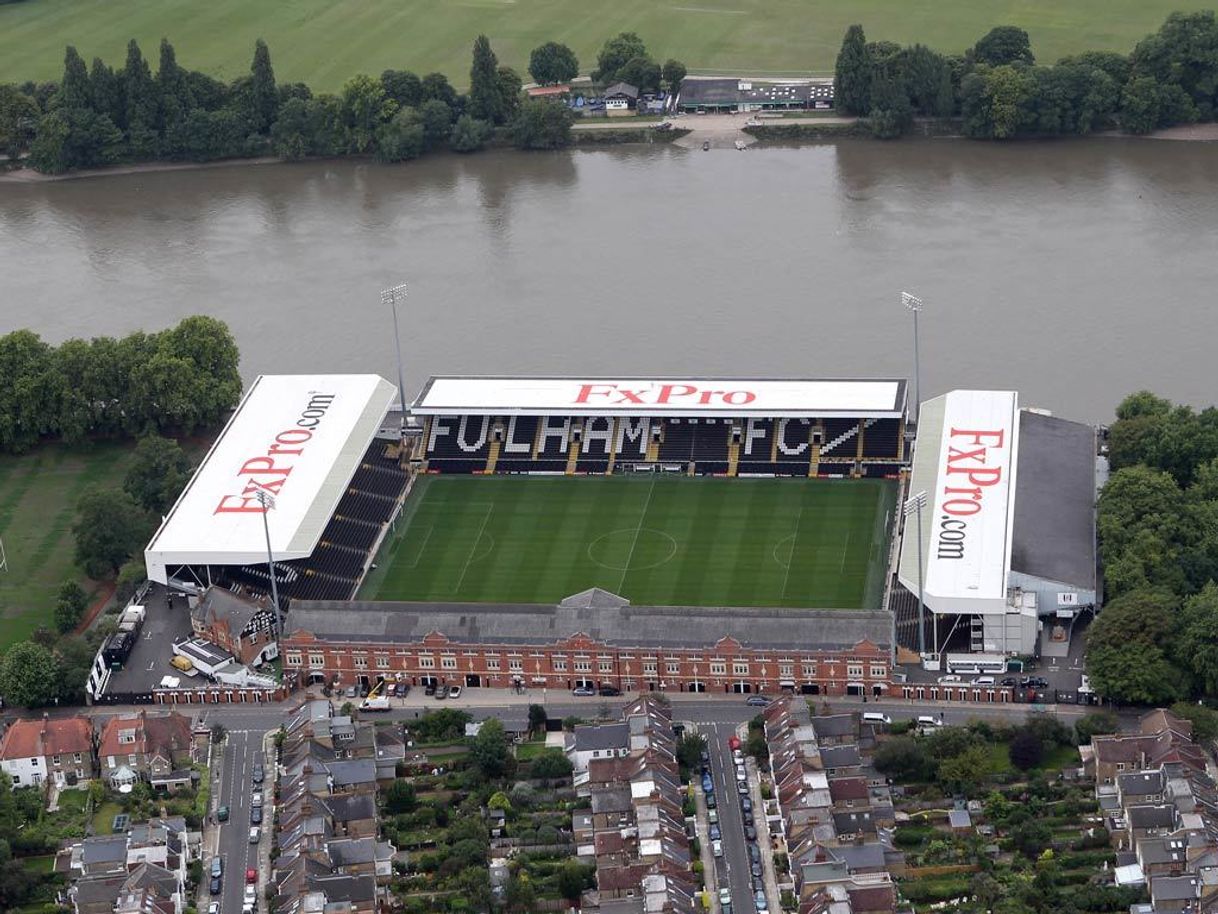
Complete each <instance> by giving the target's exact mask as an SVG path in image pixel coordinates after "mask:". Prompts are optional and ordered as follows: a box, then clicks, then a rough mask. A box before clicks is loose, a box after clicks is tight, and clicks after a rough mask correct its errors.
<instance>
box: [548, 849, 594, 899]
mask: <svg viewBox="0 0 1218 914" xmlns="http://www.w3.org/2000/svg"><path fill="white" fill-rule="evenodd" d="M557 883H558V894H560V895H561V896H562V897H563V898H565V899H566V900H567V901H569V902H571V904H573V905H576V904H578V903H579V899H580V896H582V895H583V894H584V890H585V889H590V888H592V887H593V886H595V885H596V866H595V865H591V864H586V863H578V862H576V861H575V860H568V861H566V862H565V863H564V864H563V865H562V866H561V867H559V869H558V879H557Z"/></svg>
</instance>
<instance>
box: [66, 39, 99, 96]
mask: <svg viewBox="0 0 1218 914" xmlns="http://www.w3.org/2000/svg"><path fill="white" fill-rule="evenodd" d="M59 104H60V105H61V106H62V107H64V108H91V107H92V105H93V93H92V92H91V91H90V86H89V70H88V68H87V67H86V66H85V61H84V58H83V57H81V56H80V54H79V53H78V52H77V50H76V48H74V47H73V46H72V45H68V47H67V50H66V51H65V52H64V57H63V79H62V80H60V82H59Z"/></svg>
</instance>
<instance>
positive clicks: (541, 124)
mask: <svg viewBox="0 0 1218 914" xmlns="http://www.w3.org/2000/svg"><path fill="white" fill-rule="evenodd" d="M574 120H575V115H574V114H573V113H572V112H571V109H570V108H568V107H567V106H566V105H564V104H562V103H561V102H556V101H551V100H550V99H545V98H530V99H527V100H526V101H525V102H524V103H523V104H522V105H521V106H520V113H519V114H518V115H517V116H516V120H515V121H514V122H513V123H512V142H513V143H514V144H515V145H516V147H517V148H518V149H558V148H560V147H562V146H566V145H567V144H568V143H570V142H571V124H572V122H573V121H574Z"/></svg>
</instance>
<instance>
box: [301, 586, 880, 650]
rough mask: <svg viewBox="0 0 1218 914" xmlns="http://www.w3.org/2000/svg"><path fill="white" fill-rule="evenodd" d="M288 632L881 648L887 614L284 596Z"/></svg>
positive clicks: (597, 600) (403, 638)
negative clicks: (723, 641)
mask: <svg viewBox="0 0 1218 914" xmlns="http://www.w3.org/2000/svg"><path fill="white" fill-rule="evenodd" d="M286 631H287V634H288V635H289V636H291V635H293V634H295V633H296V632H302V631H305V632H310V633H312V634H313V635H314V636H316V637H317V638H319V639H321V640H323V641H332V642H350V643H364V642H387V643H395V642H398V643H401V642H407V643H410V642H418V641H421V640H422V639H423V638H424V637H425V636H426V635H428V634H430V633H432V632H440V633H442V634H444V635H445V636H447V637H448V638H449V640H451V641H453V642H456V643H458V644H506V645H510V644H521V645H531V644H552V643H554V642H556V641H560V640H564V639H566V638H569V637H570V636H571V635H574V634H577V633H583V634H585V635H587V636H588V637H589V638H592V639H594V640H597V641H601V642H604V643H606V644H613V645H620V646H634V645H648V646H651V647H656V648H665V647H671V648H681V647H705V646H708V645H711V644H714V643H715V642H717V641H719V639H721V638H724V637H732V638H735V639H736V640H737V641H739V642H740V643H741V644H742V645H744V646H746V647H750V648H754V649H756V648H770V649H780V648H790V647H791V646H792V645H794V644H799V645H805V646H808V647H812V646H815V647H816V648H820V649H834V648H842V649H845V648H851V647H853V646H854V645H855V644H857V643H858V642H860V641H863V640H865V639H866V640H870V641H871V642H873V643H874V644H877V645H879V646H880V647H887V646H888V645H889V644H890V642H891V637H892V620H891V617H890V616H889V615H888V614H887V613H885V612H881V611H869V610H824V609H771V608H764V607H730V606H723V607H697V606H632V605H630V603H629V602H628V601H626V600H624V599H623V598H621V597H617V596H616V595H614V594H609V593H607V592H606V591H602V590H596V589H593V590H591V591H584V592H583V593H581V594H576V595H575V596H573V597H568V598H567V599H566V600H564V601H563V602H562V603H560V604H559V605H558V606H550V605H548V604H536V603H525V604H511V603H502V604H497V603H406V602H378V603H374V602H364V601H358V600H357V601H354V602H346V601H341V600H304V601H299V602H294V603H292V608H291V611H290V612H289V613H288V617H287V626H286Z"/></svg>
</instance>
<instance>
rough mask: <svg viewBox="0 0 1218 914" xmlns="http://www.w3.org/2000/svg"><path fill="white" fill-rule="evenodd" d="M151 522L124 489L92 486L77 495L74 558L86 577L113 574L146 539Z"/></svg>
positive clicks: (73, 528)
mask: <svg viewBox="0 0 1218 914" xmlns="http://www.w3.org/2000/svg"><path fill="white" fill-rule="evenodd" d="M153 527H154V523H153V522H152V520H151V519H150V518H149V517H148V515H147V514H145V513H144V511H143V510H142V509H141V508H140V506H139V505H137V504H136V503H135V500H134V499H132V497H131V496H130V495H128V494H127V493H126V492H122V491H116V490H109V489H92V490H90V491H88V492H86V493H85V494H84V495H83V496H82V497H81V499H80V503H79V505H78V507H77V514H76V523H75V524H73V526H72V532H73V534H75V536H76V561H77V562H79V563H80V565H81V566H82V567H84V569H85V571H86V572H88V574H89V577H92V578H101V577H105V576H107V575H110V574H114V573H115V572H117V571H118V569H119V568H121V567H122V565H123V563H124V562H126V561H127V559H128V558H130V557H131V556H132V555H134V554H135V552H136V551H137V550H138V549H141V548H142V547H143V545H144V543H146V542H147V541H148V536H149V535H150V534H151V533H152V529H153Z"/></svg>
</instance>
